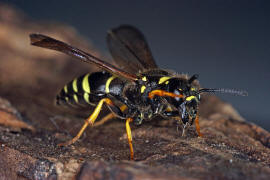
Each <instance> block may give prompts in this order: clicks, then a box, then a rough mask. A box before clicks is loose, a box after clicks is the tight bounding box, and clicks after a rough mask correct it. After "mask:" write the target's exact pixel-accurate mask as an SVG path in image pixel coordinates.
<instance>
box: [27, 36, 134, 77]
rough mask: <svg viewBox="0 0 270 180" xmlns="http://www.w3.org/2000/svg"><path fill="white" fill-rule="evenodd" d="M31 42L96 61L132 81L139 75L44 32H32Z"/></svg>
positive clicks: (92, 61)
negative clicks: (43, 33)
mask: <svg viewBox="0 0 270 180" xmlns="http://www.w3.org/2000/svg"><path fill="white" fill-rule="evenodd" d="M30 40H31V44H32V45H34V46H39V47H43V48H47V49H53V50H56V51H60V52H62V53H65V54H68V55H70V56H73V57H76V58H79V59H80V60H82V61H84V62H87V63H94V64H96V65H97V66H98V67H100V68H102V69H104V70H105V71H108V72H111V73H113V74H115V75H117V76H120V77H123V78H125V79H129V80H132V81H135V80H137V76H136V75H134V74H131V73H128V72H126V71H124V70H121V69H119V68H117V67H115V66H114V65H112V64H109V63H107V62H105V61H102V60H100V59H99V58H97V57H95V56H93V55H91V54H88V53H86V52H84V51H82V50H80V49H77V48H75V47H72V46H70V45H68V44H66V43H64V42H62V41H59V40H56V39H53V38H51V37H48V36H45V35H42V34H30Z"/></svg>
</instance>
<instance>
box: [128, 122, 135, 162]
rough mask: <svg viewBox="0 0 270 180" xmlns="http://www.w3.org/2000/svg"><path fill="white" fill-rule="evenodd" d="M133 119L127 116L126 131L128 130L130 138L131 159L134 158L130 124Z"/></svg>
mask: <svg viewBox="0 0 270 180" xmlns="http://www.w3.org/2000/svg"><path fill="white" fill-rule="evenodd" d="M132 121H133V119H132V118H127V120H126V131H127V138H128V144H129V149H130V159H131V160H134V151H133V146H132V134H131V129H130V126H129V123H130V122H132Z"/></svg>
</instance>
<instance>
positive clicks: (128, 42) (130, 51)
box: [107, 25, 157, 73]
mask: <svg viewBox="0 0 270 180" xmlns="http://www.w3.org/2000/svg"><path fill="white" fill-rule="evenodd" d="M107 44H108V48H109V50H110V52H111V55H112V57H113V58H114V60H115V62H116V63H117V64H118V65H119V66H120V67H121V68H124V69H125V70H126V71H128V72H130V73H138V71H139V70H141V71H144V70H147V69H154V68H157V65H156V63H155V60H154V58H153V56H152V54H151V51H150V48H149V47H148V44H147V42H146V40H145V38H144V36H143V34H142V33H141V32H140V31H139V30H138V29H136V28H135V27H132V26H130V25H122V26H119V27H117V28H115V29H112V30H110V31H109V32H108V35H107Z"/></svg>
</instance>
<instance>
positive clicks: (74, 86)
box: [72, 78, 78, 92]
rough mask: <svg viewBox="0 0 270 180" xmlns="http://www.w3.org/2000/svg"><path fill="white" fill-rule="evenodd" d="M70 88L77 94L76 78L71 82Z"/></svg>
mask: <svg viewBox="0 0 270 180" xmlns="http://www.w3.org/2000/svg"><path fill="white" fill-rule="evenodd" d="M72 88H73V90H74V92H78V86H77V78H76V79H74V80H73V82H72Z"/></svg>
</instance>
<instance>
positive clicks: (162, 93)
mask: <svg viewBox="0 0 270 180" xmlns="http://www.w3.org/2000/svg"><path fill="white" fill-rule="evenodd" d="M155 95H156V96H169V97H179V98H183V97H184V96H183V95H182V94H174V93H171V92H167V91H163V90H153V91H151V92H150V93H149V94H148V97H149V98H150V99H153V98H154V96H155Z"/></svg>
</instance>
